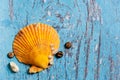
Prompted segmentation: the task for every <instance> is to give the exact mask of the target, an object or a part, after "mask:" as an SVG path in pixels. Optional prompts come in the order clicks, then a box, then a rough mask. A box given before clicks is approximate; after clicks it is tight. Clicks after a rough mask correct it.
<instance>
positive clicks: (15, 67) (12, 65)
mask: <svg viewBox="0 0 120 80" xmlns="http://www.w3.org/2000/svg"><path fill="white" fill-rule="evenodd" d="M10 68H11V70H12V71H13V72H19V67H18V66H17V65H16V64H15V63H14V62H10Z"/></svg>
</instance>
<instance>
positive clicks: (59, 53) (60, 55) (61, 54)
mask: <svg viewBox="0 0 120 80" xmlns="http://www.w3.org/2000/svg"><path fill="white" fill-rule="evenodd" d="M55 56H56V57H57V58H61V57H62V56H63V52H62V51H59V52H57V53H56V55H55Z"/></svg>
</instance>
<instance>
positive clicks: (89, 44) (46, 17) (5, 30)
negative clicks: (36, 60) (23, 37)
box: [0, 0, 120, 80]
mask: <svg viewBox="0 0 120 80" xmlns="http://www.w3.org/2000/svg"><path fill="white" fill-rule="evenodd" d="M37 22H42V23H46V24H49V25H51V26H53V27H54V28H55V29H56V30H57V31H58V33H59V35H60V39H61V44H60V49H59V50H61V51H63V52H64V56H63V57H62V58H60V59H55V60H54V65H53V66H52V67H51V68H49V69H47V70H44V71H42V72H40V73H37V74H33V75H31V74H28V73H27V70H28V68H29V66H28V65H24V64H22V63H19V62H18V61H17V59H16V58H15V57H14V58H12V59H9V58H7V53H8V52H11V51H12V43H13V40H14V37H15V35H16V34H17V32H18V31H19V30H20V29H21V28H22V27H24V26H26V25H28V24H31V23H37ZM67 41H70V42H72V45H73V46H72V48H71V49H64V44H65V43H66V42H67ZM10 61H14V62H15V63H16V64H17V65H18V66H19V68H20V72H18V73H13V72H11V71H10V69H9V66H8V64H9V62H10ZM0 80H120V0H0Z"/></svg>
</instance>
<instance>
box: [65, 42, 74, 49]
mask: <svg viewBox="0 0 120 80" xmlns="http://www.w3.org/2000/svg"><path fill="white" fill-rule="evenodd" d="M64 47H65V48H66V49H69V48H71V47H72V44H71V42H66V43H65V45H64Z"/></svg>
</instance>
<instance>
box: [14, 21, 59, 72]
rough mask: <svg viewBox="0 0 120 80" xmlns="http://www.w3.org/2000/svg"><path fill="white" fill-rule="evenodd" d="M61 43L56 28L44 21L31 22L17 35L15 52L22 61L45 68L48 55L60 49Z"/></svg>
mask: <svg viewBox="0 0 120 80" xmlns="http://www.w3.org/2000/svg"><path fill="white" fill-rule="evenodd" d="M59 44H60V39H59V35H58V34H57V31H56V30H55V29H54V28H52V27H51V26H49V25H46V24H42V23H37V24H30V25H28V26H26V27H24V28H22V29H21V30H20V31H19V32H18V34H17V35H16V37H15V39H14V42H13V52H14V54H15V55H16V57H17V59H18V60H19V61H20V62H23V63H25V64H29V65H32V66H36V67H38V68H43V69H45V68H48V63H49V58H48V57H49V56H50V55H52V54H53V53H54V52H55V51H57V50H58V48H59ZM36 70H38V71H39V69H36ZM40 70H41V69H40ZM36 72H37V71H36Z"/></svg>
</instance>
